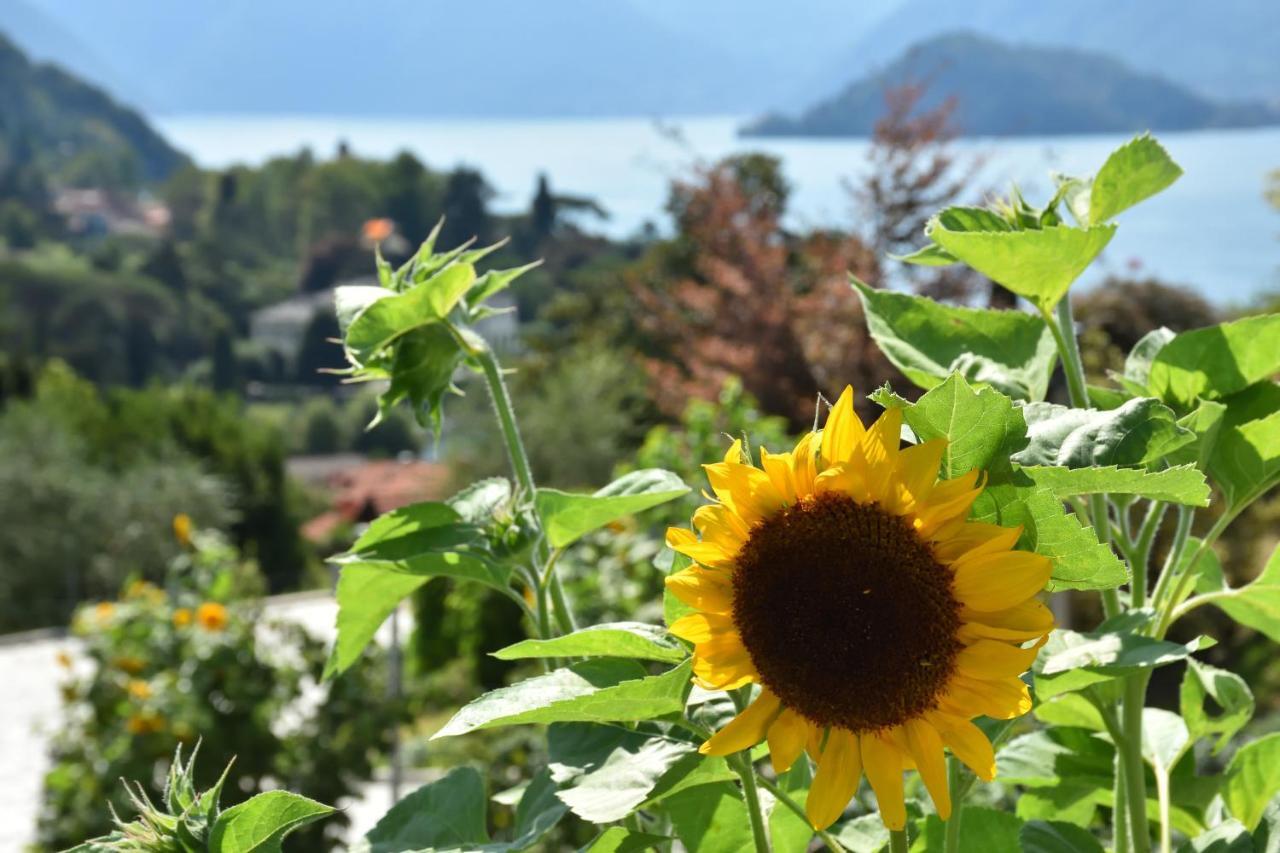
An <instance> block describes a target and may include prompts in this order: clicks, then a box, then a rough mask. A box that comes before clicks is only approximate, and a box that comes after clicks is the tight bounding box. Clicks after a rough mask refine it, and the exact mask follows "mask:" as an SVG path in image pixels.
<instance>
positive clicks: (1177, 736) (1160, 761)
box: [1142, 708, 1192, 777]
mask: <svg viewBox="0 0 1280 853" xmlns="http://www.w3.org/2000/svg"><path fill="white" fill-rule="evenodd" d="M1191 743H1192V740H1191V732H1190V731H1189V730H1188V729H1187V723H1186V721H1185V720H1183V719H1182V717H1180V716H1178V715H1177V714H1175V713H1173V712H1172V711H1166V710H1164V709H1163V708H1143V709H1142V757H1143V759H1145V760H1146V762H1147V763H1148V764H1150V765H1151V766H1152V767H1153V768H1155V771H1156V773H1158V774H1160V775H1162V776H1165V777H1167V776H1168V775H1169V773H1170V772H1171V771H1172V770H1173V767H1174V765H1176V764H1177V763H1178V761H1179V760H1181V758H1182V756H1183V755H1185V754H1186V751H1187V750H1188V749H1190V748H1191Z"/></svg>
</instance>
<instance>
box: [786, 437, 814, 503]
mask: <svg viewBox="0 0 1280 853" xmlns="http://www.w3.org/2000/svg"><path fill="white" fill-rule="evenodd" d="M815 437H816V436H815V434H814V433H811V432H809V433H805V434H804V435H803V436H801V437H800V440H799V441H797V442H796V449H795V450H793V451H791V477H792V480H793V481H794V482H795V484H796V497H797V498H803V497H806V496H808V495H811V494H813V480H814V478H815V477H817V476H818V472H817V465H816V463H815V462H814V458H813V454H814V450H816V449H817V448H816V446H815V445H817V442H816V441H815V440H814V439H815Z"/></svg>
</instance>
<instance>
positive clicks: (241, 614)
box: [38, 516, 403, 850]
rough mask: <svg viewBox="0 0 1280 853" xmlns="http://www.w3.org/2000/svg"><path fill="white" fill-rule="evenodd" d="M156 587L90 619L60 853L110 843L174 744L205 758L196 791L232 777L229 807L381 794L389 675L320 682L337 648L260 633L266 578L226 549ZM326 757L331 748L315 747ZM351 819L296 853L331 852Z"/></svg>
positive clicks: (61, 749)
mask: <svg viewBox="0 0 1280 853" xmlns="http://www.w3.org/2000/svg"><path fill="white" fill-rule="evenodd" d="M180 518H182V519H183V521H181V522H179V523H178V524H177V525H176V526H177V527H178V528H179V533H178V540H179V541H178V542H177V543H176V544H177V545H178V547H179V549H180V552H179V553H178V554H177V555H176V556H174V557H173V558H172V559H171V560H170V561H169V562H168V565H167V568H166V570H165V571H164V573H163V575H162V576H161V577H160V578H159V580H158V581H157V582H154V583H153V582H152V581H148V580H143V579H141V578H140V577H138V576H136V575H135V576H134V577H132V578H131V579H130V580H128V581H127V582H126V583H125V584H124V586H123V591H122V592H121V594H120V596H119V598H118V599H109V600H103V601H99V602H97V603H94V604H88V605H85V606H84V607H83V608H81V609H80V610H79V611H78V612H77V613H76V615H75V617H74V620H73V622H72V627H73V630H74V633H75V634H76V636H78V637H79V638H80V639H81V640H82V646H81V648H80V653H79V654H78V655H77V658H75V659H73V658H71V657H64V658H63V664H64V665H65V666H66V670H67V671H66V678H65V680H64V683H63V687H62V692H63V699H64V703H65V713H66V719H67V725H66V726H65V727H64V728H62V729H61V730H60V731H59V733H58V735H57V737H56V738H55V739H54V742H53V746H52V755H51V758H52V767H51V768H50V770H49V771H48V773H47V775H46V776H45V796H44V807H43V809H42V811H41V814H40V820H39V829H38V842H39V843H40V844H41V845H42V846H44V847H46V848H49V849H61V848H65V847H69V846H71V845H73V844H76V843H78V842H80V841H82V840H84V839H85V838H89V837H92V836H96V835H99V834H102V833H104V832H106V831H107V830H108V829H109V828H110V819H109V818H110V814H109V812H108V811H106V810H105V809H104V807H103V803H104V801H105V802H109V803H111V804H112V806H113V807H114V808H116V809H117V810H119V811H120V813H121V814H124V813H127V812H126V810H125V809H126V805H127V801H126V799H125V792H124V790H123V789H122V787H121V785H120V784H119V781H118V780H119V779H121V778H125V779H137V780H141V781H143V782H144V783H145V784H149V785H155V784H159V783H160V782H161V781H162V779H161V778H160V776H159V775H158V774H160V773H161V771H162V770H163V769H164V767H165V765H166V763H167V762H168V760H169V759H170V758H171V757H172V755H173V749H174V745H175V743H178V744H184V745H186V746H187V747H189V748H190V747H193V746H195V745H196V744H198V745H199V749H200V754H201V755H202V756H203V757H204V761H203V765H204V766H203V767H200V768H199V769H198V773H199V774H201V775H200V777H199V784H200V785H201V786H208V785H211V784H212V783H213V782H215V781H216V780H217V778H218V776H219V774H221V773H222V770H223V768H224V767H225V766H226V765H227V763H229V762H232V759H234V762H233V763H231V766H230V770H229V773H228V780H227V783H226V786H225V788H224V795H223V796H224V800H223V803H224V805H228V806H229V805H232V804H234V803H236V802H240V801H243V800H245V799H248V798H249V797H251V796H253V795H254V794H255V793H258V792H259V791H262V790H266V789H270V788H275V787H279V786H284V787H287V788H289V789H291V790H294V791H298V792H300V793H302V794H304V795H306V796H309V797H311V798H313V799H317V800H320V801H323V802H331V803H334V802H341V801H342V800H344V799H345V798H347V797H350V796H351V795H353V794H354V793H356V792H357V790H358V786H359V785H360V784H361V783H363V782H366V781H368V780H369V779H370V778H371V777H372V775H373V770H374V764H375V762H376V761H377V760H378V757H379V755H380V754H381V753H383V752H384V751H385V750H386V748H387V747H388V745H389V743H390V739H391V736H392V732H393V730H394V728H395V726H396V725H397V724H398V723H399V722H400V721H401V718H402V710H403V709H402V706H401V705H399V704H397V703H389V702H385V701H380V702H377V703H370V702H369V697H370V696H374V695H377V696H382V695H383V694H385V691H386V688H385V684H384V681H383V679H384V678H385V662H384V661H382V660H381V659H380V655H379V654H378V653H377V652H376V651H371V652H369V653H368V654H367V655H366V659H364V660H362V661H361V662H360V663H359V664H358V665H357V666H356V667H355V668H354V669H353V670H352V671H351V672H350V674H349V675H350V677H344V678H342V679H339V680H336V681H328V682H321V680H320V674H321V672H322V670H323V667H324V661H325V659H326V657H327V650H326V648H325V644H324V643H322V642H321V641H319V640H317V639H315V638H314V637H312V636H310V635H309V634H307V632H306V631H305V630H304V629H302V628H301V627H299V626H298V625H296V624H293V623H290V622H285V621H275V620H264V619H262V618H261V615H262V612H261V599H260V596H261V594H262V592H263V591H264V589H265V584H264V581H263V578H262V576H261V575H260V574H259V572H258V570H257V567H256V566H255V565H254V564H252V563H247V562H243V561H242V560H241V558H240V557H239V554H238V552H237V549H236V548H235V547H234V546H233V545H232V544H230V543H229V542H227V541H226V540H225V539H224V538H223V537H222V536H221V535H219V534H217V533H214V532H201V531H199V530H197V531H196V532H195V533H194V535H192V534H191V533H190V527H191V522H190V520H189V519H187V518H186V517H185V516H181V517H180ZM318 745H319V748H317V746H318ZM345 824H346V818H345V817H344V816H341V815H339V816H338V817H336V818H335V819H333V820H330V821H326V822H325V823H323V824H320V825H317V826H316V827H312V828H309V829H307V830H305V831H304V832H303V833H300V834H299V835H297V836H294V837H293V838H291V839H290V844H291V846H292V849H296V850H325V849H330V848H331V847H332V846H333V845H335V844H336V843H337V842H338V840H340V839H341V837H342V830H343V828H344V826H345Z"/></svg>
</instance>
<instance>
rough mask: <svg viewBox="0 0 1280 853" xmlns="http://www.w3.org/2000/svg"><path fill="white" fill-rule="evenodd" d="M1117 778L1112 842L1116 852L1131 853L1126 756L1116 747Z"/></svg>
mask: <svg viewBox="0 0 1280 853" xmlns="http://www.w3.org/2000/svg"><path fill="white" fill-rule="evenodd" d="M1115 772H1116V779H1115V785H1114V791H1113V797H1114V802H1113V803H1112V806H1111V823H1112V827H1111V836H1112V838H1111V842H1112V845H1113V846H1114V847H1115V853H1129V805H1128V804H1129V794H1128V791H1129V786H1128V781H1127V779H1126V774H1125V771H1124V758H1123V757H1122V756H1121V755H1120V748H1119V746H1117V747H1116V771H1115Z"/></svg>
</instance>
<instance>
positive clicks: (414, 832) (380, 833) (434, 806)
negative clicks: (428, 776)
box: [353, 767, 489, 853]
mask: <svg viewBox="0 0 1280 853" xmlns="http://www.w3.org/2000/svg"><path fill="white" fill-rule="evenodd" d="M486 802H487V800H486V797H485V791H484V780H483V779H482V778H480V774H479V773H477V772H476V771H475V770H474V769H473V768H471V767H455V768H454V769H453V770H450V771H449V773H448V774H446V775H445V777H444V778H442V779H439V780H437V781H435V782H432V783H430V784H428V785H423V786H422V787H421V788H419V789H418V790H416V791H414V792H413V793H411V794H409V795H408V796H407V797H405V798H404V799H402V800H401V801H400V802H398V803H396V804H395V805H394V806H392V807H391V810H390V811H388V812H387V813H386V814H385V815H383V816H382V819H381V820H379V821H378V823H377V824H376V825H375V826H374V827H373V829H371V830H369V832H368V833H367V834H366V835H365V837H364V839H363V840H362V841H361V842H360V843H358V844H356V845H355V846H354V847H353V853H408V851H418V850H430V849H432V848H436V849H458V848H461V847H464V846H466V847H471V848H472V849H478V846H479V845H482V844H484V843H485V842H487V841H488V840H489V832H488V829H487V828H486V826H485V806H486Z"/></svg>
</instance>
